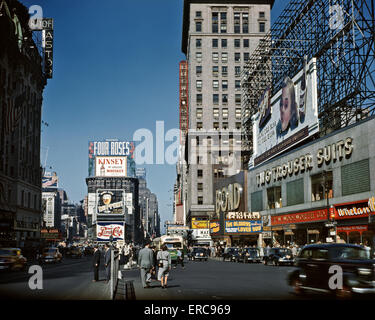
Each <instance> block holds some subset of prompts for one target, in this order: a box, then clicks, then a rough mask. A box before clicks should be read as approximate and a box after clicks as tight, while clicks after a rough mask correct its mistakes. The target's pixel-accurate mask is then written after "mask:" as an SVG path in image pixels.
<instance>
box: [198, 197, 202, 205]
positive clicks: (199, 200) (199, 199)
mask: <svg viewBox="0 0 375 320" xmlns="http://www.w3.org/2000/svg"><path fill="white" fill-rule="evenodd" d="M198 204H203V197H201V196H199V197H198Z"/></svg>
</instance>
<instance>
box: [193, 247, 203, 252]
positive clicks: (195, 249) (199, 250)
mask: <svg viewBox="0 0 375 320" xmlns="http://www.w3.org/2000/svg"><path fill="white" fill-rule="evenodd" d="M193 251H194V252H203V253H204V252H206V249H203V248H194V249H193Z"/></svg>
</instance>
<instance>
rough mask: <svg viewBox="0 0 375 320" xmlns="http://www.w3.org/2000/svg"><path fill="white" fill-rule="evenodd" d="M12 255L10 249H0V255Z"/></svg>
mask: <svg viewBox="0 0 375 320" xmlns="http://www.w3.org/2000/svg"><path fill="white" fill-rule="evenodd" d="M12 255H14V253H13V251H12V250H7V249H0V256H12Z"/></svg>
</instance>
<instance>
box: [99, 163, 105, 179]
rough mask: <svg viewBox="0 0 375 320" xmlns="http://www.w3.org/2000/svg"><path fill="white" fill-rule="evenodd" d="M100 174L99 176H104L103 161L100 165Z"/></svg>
mask: <svg viewBox="0 0 375 320" xmlns="http://www.w3.org/2000/svg"><path fill="white" fill-rule="evenodd" d="M100 176H101V177H104V176H105V168H104V163H103V164H102V166H101V167H100Z"/></svg>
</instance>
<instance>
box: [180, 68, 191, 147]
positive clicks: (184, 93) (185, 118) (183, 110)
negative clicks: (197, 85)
mask: <svg viewBox="0 0 375 320" xmlns="http://www.w3.org/2000/svg"><path fill="white" fill-rule="evenodd" d="M179 78H180V134H181V136H180V143H181V144H183V139H184V137H185V136H186V134H187V132H188V128H189V107H188V64H187V61H181V62H180V74H179Z"/></svg>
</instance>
